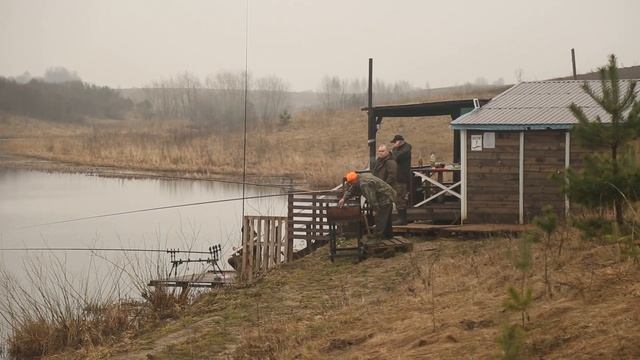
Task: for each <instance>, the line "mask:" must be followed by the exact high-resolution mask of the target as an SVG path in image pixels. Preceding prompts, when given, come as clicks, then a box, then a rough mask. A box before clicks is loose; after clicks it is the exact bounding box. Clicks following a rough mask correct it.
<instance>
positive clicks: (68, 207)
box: [0, 169, 287, 297]
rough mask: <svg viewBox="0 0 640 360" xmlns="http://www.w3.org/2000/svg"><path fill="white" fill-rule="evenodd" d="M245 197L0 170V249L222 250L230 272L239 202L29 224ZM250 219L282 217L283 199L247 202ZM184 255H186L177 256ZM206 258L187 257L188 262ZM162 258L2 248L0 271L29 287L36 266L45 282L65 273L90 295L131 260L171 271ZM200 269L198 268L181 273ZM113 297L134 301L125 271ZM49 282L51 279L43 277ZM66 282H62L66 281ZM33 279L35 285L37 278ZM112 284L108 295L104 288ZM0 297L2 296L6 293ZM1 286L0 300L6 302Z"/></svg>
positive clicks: (216, 189)
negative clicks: (6, 272)
mask: <svg viewBox="0 0 640 360" xmlns="http://www.w3.org/2000/svg"><path fill="white" fill-rule="evenodd" d="M279 193H283V191H282V190H280V189H277V188H269V187H255V186H248V187H247V191H246V196H255V195H268V194H279ZM241 196H242V186H241V185H236V184H227V183H219V182H210V181H189V180H157V179H119V178H105V177H98V176H88V175H82V174H64V173H45V172H38V171H27V170H8V169H0V248H23V247H47V248H58V247H80V248H120V247H122V248H148V249H167V248H180V249H181V250H183V249H184V250H186V249H192V250H194V251H206V250H207V248H208V247H209V246H211V245H214V244H220V245H221V246H222V259H221V266H222V267H223V268H229V267H228V265H227V262H226V260H227V258H228V256H229V255H230V254H231V253H232V252H233V247H238V246H239V245H240V228H241V215H242V202H241V201H233V202H223V203H216V204H206V205H199V206H191V207H182V208H174V209H167V210H158V211H150V212H142V213H134V214H127V215H118V216H112V217H104V218H99V219H91V220H83V221H77V222H68V223H62V224H54V225H43V226H34V225H38V224H43V223H50V222H55V221H61V220H68V219H75V218H81V217H87V216H93V215H100V214H108V213H114V212H122V211H128V210H136V209H144V208H152V207H161V206H168V205H176V204H183V203H192V202H202V201H208V200H218V199H227V198H237V197H241ZM245 209H246V213H247V214H249V215H280V216H283V215H286V209H287V204H286V197H285V196H278V197H269V198H264V199H255V200H247V202H246V205H245ZM179 257H182V258H186V257H187V255H186V254H184V255H179ZM197 257H206V255H195V256H194V255H191V258H197ZM169 260H170V259H169V255H168V254H165V253H156V254H154V253H143V254H140V253H120V252H102V251H97V252H84V251H82V252H81V251H54V252H35V251H5V250H0V270H6V271H8V272H9V273H10V274H11V275H12V276H15V277H16V279H17V280H18V282H20V283H21V284H23V285H24V286H26V287H29V286H33V282H34V281H33V280H34V279H30V278H29V277H28V276H27V274H28V273H33V271H26V270H25V267H32V268H33V266H34V265H35V267H36V268H38V269H39V270H40V271H42V273H41V274H37V275H36V279H35V280H39V279H40V280H42V279H45V278H47V274H48V275H51V274H50V273H51V272H59V271H61V269H64V271H65V272H66V274H65V276H68V279H69V282H70V283H72V284H74V285H77V284H79V285H77V286H80V287H82V286H84V287H86V288H88V289H89V290H90V291H97V292H98V295H97V296H100V294H101V293H105V292H108V293H112V292H113V288H112V287H109V286H111V285H109V281H108V280H105V279H109V278H112V277H113V275H114V274H116V273H118V272H119V270H118V269H120V270H121V269H122V268H123V267H126V266H129V265H131V264H132V263H137V264H139V265H138V266H139V267H149V268H150V271H148V272H153V271H156V270H157V269H158V267H159V266H165V267H166V266H169V265H170V264H169ZM199 270H201V267H200V266H198V265H191V266H189V267H187V266H186V265H183V266H182V268H181V271H183V272H184V271H188V272H195V271H199ZM119 276H121V281H119V284H118V288H117V292H118V293H119V295H121V296H136V294H135V288H133V287H131V286H130V284H129V282H130V279H128V276H126V274H124V275H122V274H120V275H119ZM45 281H49V280H45ZM65 281H66V280H65ZM36 282H37V281H36ZM107 287H109V289H108V290H106V289H105V288H107ZM2 292H5V293H4V294H3V293H2ZM6 295H7V294H6V289H3V288H1V287H0V296H2V297H6Z"/></svg>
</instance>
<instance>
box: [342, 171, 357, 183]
mask: <svg viewBox="0 0 640 360" xmlns="http://www.w3.org/2000/svg"><path fill="white" fill-rule="evenodd" d="M344 178H345V179H347V182H348V183H349V184H353V183H354V182H356V181H358V173H356V172H355V171H350V172H348V173H347V175H345V176H344Z"/></svg>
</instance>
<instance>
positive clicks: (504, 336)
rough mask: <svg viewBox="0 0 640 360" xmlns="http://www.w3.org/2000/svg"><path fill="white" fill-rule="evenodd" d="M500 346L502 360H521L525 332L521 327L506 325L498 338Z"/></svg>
mask: <svg viewBox="0 0 640 360" xmlns="http://www.w3.org/2000/svg"><path fill="white" fill-rule="evenodd" d="M498 344H500V348H501V349H502V356H501V359H503V360H517V359H520V357H521V356H522V348H523V347H524V331H523V330H522V328H521V327H520V326H519V325H504V326H503V327H502V332H501V333H500V337H499V338H498Z"/></svg>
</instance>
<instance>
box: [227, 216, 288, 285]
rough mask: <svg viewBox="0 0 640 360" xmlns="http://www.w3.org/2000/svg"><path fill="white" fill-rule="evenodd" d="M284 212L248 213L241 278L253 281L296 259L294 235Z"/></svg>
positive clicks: (245, 221)
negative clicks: (268, 213)
mask: <svg viewBox="0 0 640 360" xmlns="http://www.w3.org/2000/svg"><path fill="white" fill-rule="evenodd" d="M287 223H288V221H287V218H286V217H283V216H245V217H244V221H243V228H242V229H243V233H242V267H241V270H240V271H241V273H240V274H241V275H240V277H241V279H242V280H244V281H252V280H253V278H254V277H255V276H256V275H257V274H259V273H266V272H267V271H268V270H270V269H273V268H275V267H277V266H278V265H280V264H282V263H286V262H290V261H292V260H293V238H291V237H289V236H288V231H287V229H288V227H287Z"/></svg>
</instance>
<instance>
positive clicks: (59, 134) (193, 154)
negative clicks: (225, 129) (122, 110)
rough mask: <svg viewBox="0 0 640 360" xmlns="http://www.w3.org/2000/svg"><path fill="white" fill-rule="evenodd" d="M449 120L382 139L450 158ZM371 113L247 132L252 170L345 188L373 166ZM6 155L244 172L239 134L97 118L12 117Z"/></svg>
mask: <svg viewBox="0 0 640 360" xmlns="http://www.w3.org/2000/svg"><path fill="white" fill-rule="evenodd" d="M449 121H450V119H449V118H448V117H437V118H436V117H434V118H424V119H423V118H407V119H389V120H385V122H384V126H383V129H382V130H381V131H380V133H379V137H378V139H379V141H383V142H385V143H386V142H388V141H389V140H391V138H392V137H393V134H394V133H396V132H399V133H403V134H406V136H407V140H408V141H409V142H410V143H412V144H413V145H414V157H415V161H416V162H417V161H418V159H419V158H421V157H422V158H423V159H425V161H427V159H428V158H429V154H430V153H431V152H435V153H436V154H437V156H438V157H439V158H440V159H442V160H450V158H451V153H452V146H453V140H452V131H451V130H449V128H448V123H449ZM366 124H367V120H366V116H365V115H364V114H362V113H361V112H360V111H355V110H354V111H345V112H339V113H336V114H332V115H326V114H322V113H316V112H303V113H298V114H296V115H295V118H294V120H293V122H292V123H291V124H290V125H289V126H287V127H275V128H272V129H265V128H259V129H253V130H251V131H249V132H248V134H247V146H248V148H247V167H248V172H249V173H250V174H251V175H252V177H254V178H255V177H259V178H268V177H290V178H295V179H297V180H303V181H305V182H306V183H307V184H309V185H310V186H312V187H322V186H331V185H335V184H336V183H338V182H339V181H340V179H341V177H342V175H343V174H344V173H345V172H346V171H347V170H350V169H362V168H364V167H365V166H366V165H367V154H368V150H367V147H366V143H367V139H366ZM0 131H1V133H2V134H4V135H3V136H4V137H9V138H10V139H9V140H5V141H3V142H2V143H0V151H2V152H3V153H8V154H13V155H22V156H29V157H36V158H39V159H46V160H54V161H63V162H69V163H73V164H77V165H85V166H112V167H118V168H124V169H141V170H158V171H176V172H181V173H200V174H230V175H237V174H240V173H241V171H242V137H243V134H242V133H240V132H233V133H231V134H217V133H216V132H215V131H214V130H213V129H206V128H198V127H196V126H194V124H191V123H188V122H184V121H174V122H171V121H140V120H125V121H108V120H102V121H97V120H94V121H90V122H87V123H83V124H80V125H75V126H72V125H62V124H51V123H49V122H42V121H37V120H32V119H16V118H11V119H10V121H5V122H3V124H2V130H0Z"/></svg>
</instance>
